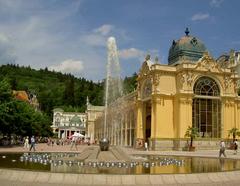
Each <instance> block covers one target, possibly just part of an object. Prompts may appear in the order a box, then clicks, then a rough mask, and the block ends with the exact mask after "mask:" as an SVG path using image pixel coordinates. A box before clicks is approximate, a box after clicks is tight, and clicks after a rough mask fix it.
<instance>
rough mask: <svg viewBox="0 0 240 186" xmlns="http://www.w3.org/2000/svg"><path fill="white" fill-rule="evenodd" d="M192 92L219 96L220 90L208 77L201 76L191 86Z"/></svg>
mask: <svg viewBox="0 0 240 186" xmlns="http://www.w3.org/2000/svg"><path fill="white" fill-rule="evenodd" d="M193 91H194V94H196V95H204V96H219V95H220V90H219V87H218V85H217V83H216V82H215V81H214V80H213V79H211V78H209V77H201V78H199V79H198V80H197V82H196V83H195V85H194V88H193Z"/></svg>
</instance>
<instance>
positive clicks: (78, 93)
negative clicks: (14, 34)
mask: <svg viewBox="0 0 240 186" xmlns="http://www.w3.org/2000/svg"><path fill="white" fill-rule="evenodd" d="M3 78H8V79H9V81H10V84H11V86H12V89H13V90H25V91H27V92H29V93H33V94H36V96H37V99H38V101H39V104H40V109H41V110H42V111H44V112H46V113H48V114H49V115H51V113H52V109H53V108H54V107H62V108H63V109H64V110H65V111H80V112H83V111H85V105H86V98H87V96H88V97H89V100H90V101H91V103H92V104H94V105H102V104H103V89H104V84H103V82H99V83H94V82H92V81H88V80H86V79H84V78H76V77H74V76H73V75H70V74H62V73H60V72H53V71H49V70H48V69H47V68H45V69H41V70H34V69H31V68H30V67H19V66H18V65H9V64H8V65H2V66H0V80H2V79H3Z"/></svg>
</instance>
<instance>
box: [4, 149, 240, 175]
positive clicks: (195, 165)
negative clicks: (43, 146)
mask: <svg viewBox="0 0 240 186" xmlns="http://www.w3.org/2000/svg"><path fill="white" fill-rule="evenodd" d="M79 154H80V153H1V154H0V168H7V169H21V170H31V171H45V172H61V173H84V174H179V173H185V174H189V173H207V172H222V171H234V170H240V160H236V159H225V158H202V157H179V156H172V157H171V156H158V155H135V156H133V157H132V160H131V161H127V162H125V161H98V160H92V161H89V160H87V161H86V160H82V159H81V160H80V159H78V157H79Z"/></svg>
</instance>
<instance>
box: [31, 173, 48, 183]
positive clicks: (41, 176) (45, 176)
mask: <svg viewBox="0 0 240 186" xmlns="http://www.w3.org/2000/svg"><path fill="white" fill-rule="evenodd" d="M50 176H51V173H45V172H38V174H37V176H36V178H35V182H40V183H47V182H48V180H49V179H50Z"/></svg>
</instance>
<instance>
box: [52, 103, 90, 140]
mask: <svg viewBox="0 0 240 186" xmlns="http://www.w3.org/2000/svg"><path fill="white" fill-rule="evenodd" d="M52 128H53V133H54V134H57V136H58V138H61V139H62V138H68V137H69V136H71V135H73V133H74V132H79V133H80V134H82V135H85V134H86V114H85V113H81V112H64V110H63V109H61V108H56V109H54V110H53V125H52Z"/></svg>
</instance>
